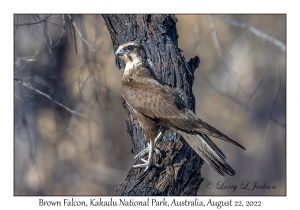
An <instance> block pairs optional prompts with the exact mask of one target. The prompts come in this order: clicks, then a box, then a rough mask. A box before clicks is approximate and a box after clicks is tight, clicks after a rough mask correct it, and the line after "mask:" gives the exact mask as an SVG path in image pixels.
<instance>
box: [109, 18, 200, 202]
mask: <svg viewBox="0 0 300 210" xmlns="http://www.w3.org/2000/svg"><path fill="white" fill-rule="evenodd" d="M103 17H104V20H105V23H106V26H107V28H108V30H109V32H110V35H111V39H112V43H113V46H114V50H115V51H116V50H117V48H118V46H119V45H120V44H122V43H124V42H128V41H133V40H135V41H142V44H143V46H144V48H145V51H146V65H147V66H148V67H149V68H151V69H152V71H153V72H154V73H155V74H156V76H157V77H158V78H159V79H162V80H163V81H165V82H166V83H167V84H169V85H170V86H171V87H172V88H173V89H174V90H175V91H176V92H177V93H178V94H179V95H180V96H181V97H182V99H183V100H184V101H185V102H186V103H187V105H188V107H189V108H190V109H191V110H192V111H194V110H195V98H194V95H193V93H192V85H193V81H194V71H195V69H196V68H197V67H198V66H199V63H200V59H199V57H198V56H196V57H195V58H191V59H190V60H189V62H186V61H185V58H184V57H183V56H182V55H181V53H180V52H181V50H180V49H179V48H178V43H177V39H178V34H177V30H176V22H177V19H176V17H175V16H174V15H103ZM116 65H117V67H118V68H122V69H124V67H125V63H124V62H123V61H122V60H119V59H118V58H116ZM120 79H121V78H120ZM122 100H123V99H122ZM123 107H124V108H125V110H126V114H127V119H126V124H127V129H128V133H129V134H130V136H131V139H132V152H133V153H134V154H138V153H139V152H140V151H141V150H142V149H144V148H145V147H146V146H147V142H148V141H147V140H146V139H145V137H144V134H143V131H142V129H141V126H140V125H139V122H138V121H137V118H136V116H135V115H134V113H133V110H132V109H131V108H130V107H128V106H127V105H126V103H125V101H124V100H123ZM179 137H180V136H178V135H176V134H175V133H174V132H172V131H168V132H167V133H166V134H165V136H164V138H163V139H162V140H161V141H159V142H158V143H157V144H156V147H157V148H158V149H159V150H160V151H161V157H160V158H159V157H158V156H157V155H156V156H155V161H156V162H157V163H158V164H159V165H160V166H161V167H160V168H155V167H153V168H151V169H150V170H148V172H146V173H144V172H143V170H144V169H143V168H142V169H133V168H131V169H130V171H129V173H128V175H127V178H126V179H125V181H124V182H123V183H122V184H120V185H119V186H118V187H117V188H116V190H115V195H131V196H133V195H196V194H197V191H198V189H199V187H200V184H201V183H202V181H203V178H202V176H201V173H200V170H201V166H202V165H203V160H202V159H201V158H200V157H199V156H198V155H197V154H196V153H195V152H194V151H193V149H192V148H191V147H190V146H189V145H188V144H187V143H186V142H185V140H184V139H183V138H181V137H180V138H179ZM137 161H138V160H137Z"/></svg>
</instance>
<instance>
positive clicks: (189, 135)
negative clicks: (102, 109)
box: [116, 42, 245, 176]
mask: <svg viewBox="0 0 300 210" xmlns="http://www.w3.org/2000/svg"><path fill="white" fill-rule="evenodd" d="M142 50H143V47H142V45H141V43H140V42H126V43H123V44H122V45H120V46H119V48H118V50H117V51H116V56H118V57H120V58H121V59H123V60H124V61H125V63H126V67H125V70H124V74H123V77H122V83H121V95H122V97H123V98H124V99H125V101H126V102H127V104H129V105H130V106H131V107H132V108H133V110H134V111H135V114H136V116H137V118H138V121H139V123H140V125H141V127H142V129H143V131H144V134H145V137H146V138H147V139H148V140H149V141H150V142H149V144H148V147H147V148H146V149H144V150H143V151H141V152H140V153H139V154H138V155H136V157H142V156H143V155H144V154H146V153H149V155H148V160H147V161H146V160H144V159H142V158H141V160H142V161H143V162H144V164H139V165H135V166H133V167H134V168H137V167H146V169H145V170H147V169H149V168H150V167H151V166H152V165H155V166H158V165H157V164H155V163H153V160H152V156H153V152H156V153H158V154H160V152H159V150H158V149H157V148H155V143H156V142H157V140H158V139H160V138H161V137H162V134H163V132H164V131H165V130H167V129H172V130H173V131H175V132H177V133H178V134H179V135H181V136H182V137H183V138H184V139H185V140H186V142H187V143H188V144H189V145H190V146H191V147H192V148H193V150H194V151H195V152H196V153H197V154H198V155H199V156H200V157H201V158H202V159H203V160H204V161H205V162H207V163H208V164H209V165H210V166H211V167H212V168H213V169H215V170H216V171H217V172H218V173H220V174H221V175H223V176H225V175H226V174H228V175H230V176H233V175H234V174H235V171H234V170H233V169H232V168H231V166H230V165H229V164H228V163H227V161H226V157H225V155H224V154H223V152H222V151H221V150H220V149H219V148H218V147H217V146H216V145H215V144H214V142H213V141H212V140H211V139H210V138H209V137H208V136H213V137H216V138H219V139H222V140H225V141H228V142H230V143H232V144H234V145H236V146H238V147H240V148H242V149H245V148H244V147H243V146H241V145H240V144H239V143H237V142H235V141H234V140H232V139H230V138H229V137H227V136H226V135H225V134H223V133H221V132H220V131H218V130H217V129H216V128H214V127H212V126H210V125H209V124H207V123H205V122H203V121H202V120H201V119H200V118H198V117H197V116H196V115H195V114H194V113H193V112H192V111H190V110H189V109H188V108H187V106H186V104H185V103H184V101H183V100H182V99H181V98H180V96H179V95H178V94H177V93H176V92H175V91H174V90H173V89H172V88H171V87H169V86H168V85H167V84H164V83H163V82H162V81H160V80H158V79H157V78H156V77H155V75H154V74H153V73H152V72H151V70H150V69H148V68H147V67H146V66H145V65H144V64H143V60H142V55H141V51H142ZM158 125H160V126H162V127H163V128H164V131H162V132H161V131H160V130H159V126H158Z"/></svg>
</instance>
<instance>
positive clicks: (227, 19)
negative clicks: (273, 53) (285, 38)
mask: <svg viewBox="0 0 300 210" xmlns="http://www.w3.org/2000/svg"><path fill="white" fill-rule="evenodd" d="M216 17H218V18H220V19H222V20H224V21H226V22H227V23H230V24H231V25H234V26H237V27H239V28H245V29H248V30H249V31H251V32H252V33H254V34H255V35H257V36H259V37H261V38H263V39H265V40H267V41H269V42H272V43H273V44H275V45H277V46H278V47H280V49H281V50H282V51H285V50H286V45H285V43H283V42H281V41H279V40H278V39H275V38H273V37H271V36H269V35H267V34H265V33H263V32H261V31H260V30H258V29H256V28H254V27H253V26H251V25H249V24H247V23H241V22H238V21H236V20H232V19H230V18H227V17H224V16H223V15H216Z"/></svg>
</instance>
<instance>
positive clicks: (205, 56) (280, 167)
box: [14, 15, 286, 195]
mask: <svg viewBox="0 0 300 210" xmlns="http://www.w3.org/2000/svg"><path fill="white" fill-rule="evenodd" d="M176 17H177V18H178V23H177V30H178V34H179V48H180V49H182V50H183V52H182V53H183V55H184V56H185V58H186V60H189V59H190V58H191V57H194V56H195V55H198V56H199V57H200V59H201V63H200V66H199V68H198V69H196V72H195V82H194V86H193V91H194V95H195V98H196V114H197V116H198V117H200V118H201V119H202V120H204V121H205V122H207V123H209V124H211V125H213V126H214V127H216V128H218V129H219V130H220V131H222V132H223V133H225V134H226V135H228V136H229V137H231V138H232V139H234V140H236V141H238V142H239V143H241V144H242V145H243V146H244V147H245V148H246V149H247V150H246V151H243V150H241V149H239V148H237V147H235V146H233V145H230V144H228V143H226V142H223V141H221V140H218V139H213V140H214V141H215V142H216V144H217V145H218V146H219V147H220V148H221V150H222V151H223V152H224V153H225V155H226V156H227V159H228V162H229V164H230V165H231V166H232V167H233V168H234V170H235V171H236V175H235V176H234V177H222V176H220V175H219V174H218V173H216V172H215V171H214V170H213V169H212V168H210V167H209V166H208V165H207V164H204V166H203V168H202V171H201V173H202V175H203V177H204V182H203V183H202V184H201V186H200V189H199V191H198V194H199V195H285V194H286V47H285V43H286V15H176ZM14 38H15V42H14V52H15V54H14V125H15V133H14V194H15V195H112V194H113V193H114V189H115V188H116V186H117V185H119V184H120V183H121V182H123V181H124V179H125V177H126V175H127V173H128V171H129V169H130V168H131V167H132V165H133V154H132V153H131V140H130V136H129V134H128V133H127V127H126V123H125V110H124V109H123V107H122V105H121V96H120V82H121V76H122V71H120V70H118V69H117V68H116V66H115V57H114V51H113V47H112V44H111V39H110V35H109V32H108V30H107V29H106V25H105V23H104V21H103V19H102V16H101V15H14ZM255 182H257V184H258V185H262V186H263V185H265V186H271V188H272V189H254V190H245V189H241V188H240V187H241V185H242V183H244V184H245V183H249V185H248V188H249V189H252V188H253V183H255ZM208 183H213V188H212V189H210V188H211V185H210V187H208ZM222 184H223V187H226V186H227V187H229V186H237V188H236V190H235V191H233V190H232V189H223V190H221V189H216V187H220V188H221V187H222ZM274 186H275V187H274Z"/></svg>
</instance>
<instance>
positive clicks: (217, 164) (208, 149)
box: [177, 130, 235, 176]
mask: <svg viewBox="0 0 300 210" xmlns="http://www.w3.org/2000/svg"><path fill="white" fill-rule="evenodd" d="M177 133H178V134H180V135H181V136H182V137H183V138H184V139H185V140H186V142H187V143H188V144H189V145H190V146H191V147H192V148H193V150H194V151H195V152H196V153H197V154H198V155H199V156H200V157H201V158H202V159H203V160H204V161H205V162H206V163H208V164H209V165H210V166H211V167H212V168H213V169H215V170H216V171H217V172H218V173H219V174H221V175H222V176H225V175H226V174H228V175H230V176H233V175H234V174H235V171H234V170H233V169H232V168H231V166H230V165H229V164H228V163H227V161H226V157H225V155H224V154H223V152H222V151H221V150H220V149H219V148H218V147H217V145H215V144H214V142H213V141H212V140H211V139H210V138H209V137H208V136H207V135H205V134H201V133H197V132H186V131H182V130H177Z"/></svg>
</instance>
